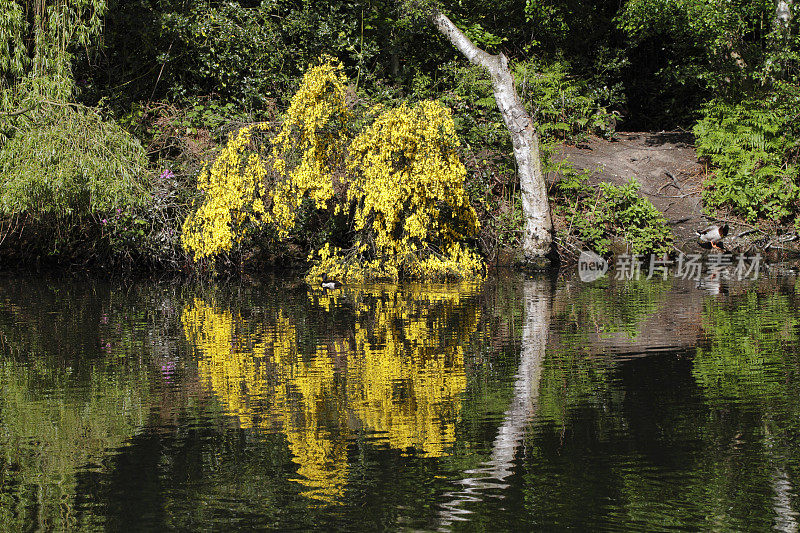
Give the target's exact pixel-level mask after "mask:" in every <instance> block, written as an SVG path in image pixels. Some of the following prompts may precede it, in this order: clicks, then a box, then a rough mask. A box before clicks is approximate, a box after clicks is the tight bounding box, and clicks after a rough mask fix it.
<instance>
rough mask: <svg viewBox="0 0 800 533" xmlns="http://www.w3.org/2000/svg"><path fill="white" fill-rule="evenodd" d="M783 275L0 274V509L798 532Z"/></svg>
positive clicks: (24, 523)
mask: <svg viewBox="0 0 800 533" xmlns="http://www.w3.org/2000/svg"><path fill="white" fill-rule="evenodd" d="M798 286H799V285H797V283H796V280H795V279H794V278H779V279H770V278H765V279H763V280H760V281H759V282H757V283H750V284H735V283H728V282H725V283H724V284H722V285H721V289H720V290H719V291H718V293H717V294H711V293H710V292H708V291H706V290H705V289H706V288H704V287H699V288H698V287H697V286H696V284H695V283H694V282H686V283H683V282H681V281H680V280H667V281H663V280H658V281H655V280H653V281H646V280H642V281H640V282H638V283H614V282H610V281H601V282H596V283H594V284H584V283H580V282H578V281H575V280H571V279H559V280H556V281H553V280H549V279H546V280H545V279H534V280H530V279H524V278H522V277H519V276H511V277H508V278H490V279H488V280H486V282H485V283H484V284H483V285H481V286H472V285H460V286H459V285H456V286H453V285H449V286H445V285H441V286H421V285H400V286H396V285H373V286H366V287H357V288H348V289H346V290H340V291H331V292H320V291H313V290H309V289H308V288H307V287H306V286H305V285H302V284H300V283H298V282H297V281H296V280H292V279H288V280H284V279H281V278H279V279H277V280H267V281H263V282H258V281H256V282H246V283H244V282H243V283H240V284H236V283H227V284H223V285H220V286H218V287H208V286H194V285H183V284H154V283H142V284H138V285H134V286H122V285H111V284H105V283H100V282H96V281H84V282H69V281H66V282H65V281H63V280H46V279H44V280H43V279H17V278H13V279H9V280H6V283H4V284H2V283H0V524H2V526H1V527H0V529H10V530H21V531H25V530H37V529H40V530H45V531H46V530H102V529H110V530H124V529H126V527H128V526H129V525H130V524H134V523H135V524H141V526H142V528H143V529H153V530H172V529H174V530H187V531H194V530H208V529H211V530H218V529H225V528H232V529H259V528H262V529H275V530H289V529H301V530H342V529H345V530H362V529H368V530H375V529H387V528H388V529H403V528H407V529H414V530H430V529H447V530H486V529H494V530H509V531H511V530H514V531H518V530H547V531H549V530H561V529H570V528H571V529H579V530H588V531H593V530H613V531H625V530H635V531H639V530H653V529H659V530H661V529H676V530H698V529H699V530H726V531H727V530H759V531H763V530H767V529H771V528H772V529H776V530H781V531H796V530H797V529H798V518H799V517H798V512H797V511H798V509H800V495H799V494H798V483H800V479H798V478H799V477H800V359H799V355H798V354H800V348H798V343H800V337H798V330H799V329H800V297H798V289H797V287H798ZM711 292H714V291H711Z"/></svg>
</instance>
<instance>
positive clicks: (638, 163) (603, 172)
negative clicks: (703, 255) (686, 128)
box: [552, 132, 708, 251]
mask: <svg viewBox="0 0 800 533" xmlns="http://www.w3.org/2000/svg"><path fill="white" fill-rule="evenodd" d="M692 142H693V140H692V136H691V135H690V134H689V133H685V132H656V133H652V132H625V133H617V134H616V135H615V138H614V140H611V141H609V140H606V139H600V138H592V139H590V140H589V141H588V142H585V143H580V144H577V145H562V146H561V147H560V149H559V150H558V151H557V153H556V154H555V155H554V156H553V157H554V159H555V160H557V161H559V160H563V159H566V160H568V161H569V162H571V163H572V165H573V166H574V167H575V168H576V169H578V170H587V171H589V173H590V174H589V183H590V184H591V185H597V184H598V183H599V182H602V181H608V182H611V183H613V184H615V185H621V184H624V183H627V182H628V180H630V179H631V178H636V180H637V181H638V182H639V184H640V185H641V187H640V189H639V192H640V193H641V194H643V195H644V196H646V197H647V198H649V199H650V201H652V202H653V205H655V206H656V208H657V209H658V210H659V211H661V212H662V213H664V216H665V218H666V219H667V221H668V223H669V224H670V226H671V228H672V232H673V234H674V235H675V246H676V247H677V248H678V249H680V250H687V251H688V250H695V249H698V246H697V242H696V240H697V236H696V235H695V231H696V230H697V229H700V228H703V227H705V226H706V225H707V224H708V220H707V218H706V217H704V216H703V211H702V202H701V191H702V182H703V175H704V172H705V170H704V168H703V165H702V164H701V163H699V162H698V161H697V154H696V153H695V150H694V146H693V144H692ZM555 177H556V176H552V178H553V179H555Z"/></svg>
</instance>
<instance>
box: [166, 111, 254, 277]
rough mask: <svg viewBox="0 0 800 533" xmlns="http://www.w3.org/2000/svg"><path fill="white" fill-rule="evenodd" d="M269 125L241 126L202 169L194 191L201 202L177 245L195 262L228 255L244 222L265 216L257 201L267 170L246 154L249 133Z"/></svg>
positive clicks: (188, 221)
mask: <svg viewBox="0 0 800 533" xmlns="http://www.w3.org/2000/svg"><path fill="white" fill-rule="evenodd" d="M268 128H269V124H266V123H262V124H255V125H251V126H245V127H244V128H242V129H241V130H239V131H238V132H237V133H235V134H234V133H231V134H230V136H229V137H228V144H227V145H226V146H225V148H224V149H223V150H222V152H221V153H220V154H219V156H218V157H217V159H216V160H215V161H214V163H213V164H212V165H211V166H210V167H208V166H206V167H204V168H203V170H202V171H201V172H200V175H199V176H198V178H197V188H198V189H200V190H201V191H204V192H205V193H206V194H205V201H204V202H203V203H202V205H200V207H199V208H198V209H197V211H195V212H194V213H192V214H191V215H189V216H188V217H187V218H186V220H185V221H184V223H183V233H182V234H181V243H182V244H183V247H184V249H185V250H187V251H188V252H190V253H192V254H193V257H194V259H195V260H196V261H199V260H201V259H205V258H208V257H214V256H216V255H218V254H220V253H222V252H227V251H230V250H231V248H232V247H233V244H234V242H235V241H236V240H237V239H241V237H242V235H243V231H242V230H243V228H244V225H245V224H246V223H247V222H250V223H256V224H259V223H260V222H261V220H263V218H264V215H265V209H264V202H263V201H262V200H261V192H262V183H263V181H264V179H265V177H266V174H267V169H266V166H265V165H264V162H263V160H262V158H261V156H259V155H258V154H257V153H249V154H248V153H247V150H248V147H249V146H250V144H251V137H252V135H253V132H255V131H259V130H267V129H268Z"/></svg>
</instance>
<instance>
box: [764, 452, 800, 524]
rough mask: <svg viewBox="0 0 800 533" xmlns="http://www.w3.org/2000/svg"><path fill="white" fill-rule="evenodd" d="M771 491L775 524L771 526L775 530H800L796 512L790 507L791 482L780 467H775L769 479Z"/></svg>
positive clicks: (792, 492)
mask: <svg viewBox="0 0 800 533" xmlns="http://www.w3.org/2000/svg"><path fill="white" fill-rule="evenodd" d="M771 484H772V492H773V493H774V494H773V496H772V509H773V510H774V511H775V525H774V526H773V527H772V529H774V530H775V531H783V532H785V533H797V532H798V531H800V527H798V523H797V518H798V513H797V511H795V510H794V509H792V494H794V491H793V489H792V482H791V481H789V476H788V475H786V472H785V471H784V470H782V469H780V468H778V469H775V472H773V474H772V479H771Z"/></svg>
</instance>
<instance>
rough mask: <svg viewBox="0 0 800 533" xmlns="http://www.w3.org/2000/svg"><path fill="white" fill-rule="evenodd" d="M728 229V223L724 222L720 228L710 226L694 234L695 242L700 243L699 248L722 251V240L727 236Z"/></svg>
mask: <svg viewBox="0 0 800 533" xmlns="http://www.w3.org/2000/svg"><path fill="white" fill-rule="evenodd" d="M728 229H729V228H728V223H727V222H726V223H725V224H724V225H722V226H719V225H717V224H712V225H710V226H708V227H707V228H703V229H701V230H700V231H696V232H695V233H696V234H697V240H698V241H700V246H701V247H703V248H716V249H717V250H722V246H721V244H722V239H724V238H725V235H727V234H728Z"/></svg>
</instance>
